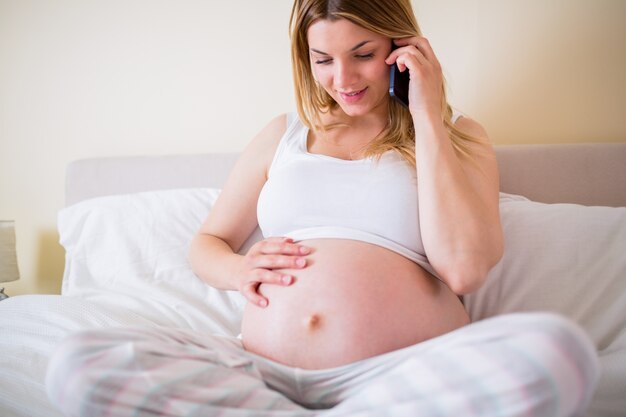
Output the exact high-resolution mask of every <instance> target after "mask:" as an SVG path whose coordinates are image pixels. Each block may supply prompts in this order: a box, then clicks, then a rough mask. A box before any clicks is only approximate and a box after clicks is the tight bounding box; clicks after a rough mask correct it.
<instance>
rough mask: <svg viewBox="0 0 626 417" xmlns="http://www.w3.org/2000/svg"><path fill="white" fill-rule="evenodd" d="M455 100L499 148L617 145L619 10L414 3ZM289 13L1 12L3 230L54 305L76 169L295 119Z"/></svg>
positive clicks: (76, 3) (622, 46) (583, 4)
mask: <svg viewBox="0 0 626 417" xmlns="http://www.w3.org/2000/svg"><path fill="white" fill-rule="evenodd" d="M413 4H414V6H415V8H416V12H417V15H418V19H419V20H420V22H421V23H422V26H423V30H424V33H425V34H426V35H427V36H428V37H429V39H430V40H431V43H432V44H433V46H434V48H435V51H436V52H437V53H438V56H439V58H440V60H441V61H442V64H443V66H444V69H445V75H446V77H447V79H448V83H449V89H450V99H451V101H452V102H453V104H455V106H456V107H457V108H458V109H460V110H461V111H463V112H465V113H467V114H468V115H470V116H472V117H474V118H476V119H478V120H479V121H481V122H482V123H483V124H484V125H485V127H486V128H487V130H488V131H489V133H490V135H491V137H492V139H493V141H494V142H495V143H497V144H506V143H539V142H552V143H562V142H588V141H626V122H625V120H626V118H625V117H624V116H623V114H622V113H623V111H624V110H625V109H626V78H625V77H626V26H624V25H623V22H624V20H625V19H626V2H624V1H621V0H551V1H545V0H507V1H501V0H437V1H432V0H414V2H413ZM290 5H291V0H264V1H253V0H248V1H240V2H234V1H233V2H225V1H211V0H184V1H177V2H173V1H166V0H125V1H95V0H92V1H85V0H0V218H2V219H15V220H16V222H17V239H18V256H19V265H20V268H21V272H22V276H23V278H22V280H20V281H18V282H15V283H8V284H6V285H5V286H6V288H7V292H8V293H10V294H25V293H57V292H59V289H60V281H61V276H62V272H63V257H64V253H63V249H62V248H61V247H60V246H59V244H58V243H57V240H58V235H57V233H56V213H57V212H58V210H59V209H60V208H62V207H63V204H64V202H63V187H64V183H63V178H64V169H65V166H66V164H67V163H68V162H69V161H71V160H74V159H77V158H86V157H98V156H112V155H136V154H169V153H177V154H184V153H195V152H210V151H229V150H240V149H242V148H243V146H244V145H245V143H247V141H248V140H249V139H250V137H251V136H252V135H253V134H254V133H255V132H256V131H258V130H259V129H260V128H261V127H262V126H263V124H264V123H265V122H266V121H267V120H268V119H269V118H270V117H272V116H273V115H275V114H277V113H280V112H284V111H288V110H291V109H292V108H293V99H292V90H291V80H290V79H291V73H290V68H289V65H290V62H289V47H288V36H287V20H288V17H289V11H290Z"/></svg>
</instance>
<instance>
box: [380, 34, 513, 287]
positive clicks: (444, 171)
mask: <svg viewBox="0 0 626 417" xmlns="http://www.w3.org/2000/svg"><path fill="white" fill-rule="evenodd" d="M395 43H396V44H397V45H398V46H399V48H398V49H396V50H394V51H393V52H392V53H391V54H390V56H389V57H388V58H387V63H388V64H391V63H393V62H397V63H398V66H399V67H400V68H401V69H404V70H406V69H408V70H409V71H410V75H411V82H410V86H409V108H410V111H411V115H412V116H413V123H414V126H415V158H416V166H417V183H418V189H419V216H420V228H421V233H422V241H423V244H424V249H425V251H426V255H427V256H428V259H429V262H430V263H431V265H432V266H433V268H434V269H435V270H436V271H437V273H438V275H439V276H440V277H441V279H442V280H443V281H444V282H445V283H446V284H448V286H449V287H450V288H451V289H452V290H453V291H454V292H455V293H457V294H466V293H470V292H472V291H475V290H476V289H478V288H479V287H480V286H481V285H482V283H483V282H484V280H485V278H486V276H487V273H488V272H489V270H490V269H491V268H492V267H493V266H494V265H495V264H496V263H497V262H498V260H499V259H500V258H501V257H502V253H503V236H502V227H501V224H500V213H499V176H498V167H497V162H496V158H495V153H494V151H493V148H492V146H491V145H490V143H489V140H488V138H487V133H486V132H485V130H484V129H483V128H482V127H481V126H480V125H479V124H478V123H476V122H475V121H473V120H471V119H469V118H465V117H462V118H461V119H460V120H459V121H458V122H457V124H456V127H457V128H458V129H459V130H461V131H463V132H465V133H467V134H469V135H471V136H474V137H476V138H480V139H482V140H481V141H480V142H476V143H473V144H472V145H471V148H472V151H473V152H472V156H471V157H467V156H464V155H460V154H458V153H457V151H456V150H455V149H454V147H453V146H452V141H451V140H450V138H449V135H448V132H447V129H446V128H445V126H444V124H443V117H442V114H441V108H442V101H443V99H442V88H443V75H442V71H441V66H440V64H439V61H438V60H437V58H436V56H435V54H434V52H433V50H432V48H431V47H430V44H429V42H428V40H426V39H425V38H421V37H414V38H405V39H396V40H395Z"/></svg>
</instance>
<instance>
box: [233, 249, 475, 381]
mask: <svg viewBox="0 0 626 417" xmlns="http://www.w3.org/2000/svg"><path fill="white" fill-rule="evenodd" d="M302 244H303V245H306V246H308V247H310V248H311V249H312V253H311V254H310V255H308V256H307V262H308V264H307V267H306V268H303V269H298V270H284V271H285V272H287V273H289V274H292V275H293V276H295V278H296V280H295V282H294V283H293V284H292V285H290V286H287V287H284V286H280V285H268V284H262V285H261V287H260V289H259V291H260V293H261V294H263V295H264V296H265V297H267V298H268V300H269V305H268V306H267V307H265V308H261V307H258V306H255V305H253V304H250V303H248V304H247V305H246V308H245V310H244V315H243V323H242V337H243V343H244V347H245V348H246V350H248V351H251V352H253V353H256V354H258V355H261V356H264V357H267V358H269V359H272V360H274V361H277V362H280V363H283V364H285V365H289V366H293V367H298V368H304V369H322V368H330V367H335V366H340V365H344V364H347V363H350V362H354V361H358V360H361V359H365V358H368V357H371V356H375V355H379V354H382V353H385V352H389V351H392V350H396V349H400V348H403V347H406V346H409V345H412V344H415V343H418V342H421V341H423V340H426V339H430V338H432V337H435V336H438V335H441V334H444V333H447V332H449V331H451V330H454V329H456V328H458V327H461V326H463V325H465V324H467V323H468V322H469V318H468V315H467V313H466V312H465V309H464V308H463V305H462V303H461V301H460V300H459V298H458V297H457V296H456V295H455V294H454V293H453V292H452V291H451V290H450V289H449V288H448V287H447V286H446V285H445V284H444V283H442V282H441V281H439V280H438V279H436V278H434V277H433V276H432V275H431V274H429V273H428V272H426V271H425V270H424V269H422V268H421V267H419V266H418V265H417V264H415V263H414V262H413V261H411V260H409V259H407V258H405V257H403V256H401V255H399V254H397V253H395V252H392V251H390V250H388V249H385V248H382V247H380V246H376V245H372V244H369V243H365V242H360V241H355V240H343V239H315V240H308V241H305V242H302Z"/></svg>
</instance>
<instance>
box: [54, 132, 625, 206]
mask: <svg viewBox="0 0 626 417" xmlns="http://www.w3.org/2000/svg"><path fill="white" fill-rule="evenodd" d="M496 152H497V155H498V165H499V168H500V185H501V187H500V188H501V190H502V191H503V192H507V193H511V194H520V195H524V196H526V197H528V198H530V199H531V200H535V201H541V202H546V203H577V204H585V205H606V206H626V143H614V144H611V143H594V144H566V145H502V146H496ZM238 155H239V154H238V153H215V154H199V155H168V156H134V157H110V158H93V159H81V160H78V161H75V162H72V163H71V164H70V165H69V166H68V167H67V173H66V204H67V205H70V204H73V203H76V202H78V201H81V200H84V199H87V198H92V197H97V196H103V195H112V194H123V193H133V192H139V191H150V190H159V189H172V188H194V187H221V186H222V185H223V184H224V181H225V180H226V177H227V176H228V173H229V171H230V169H231V168H232V166H233V164H234V163H235V161H236V159H237V156H238Z"/></svg>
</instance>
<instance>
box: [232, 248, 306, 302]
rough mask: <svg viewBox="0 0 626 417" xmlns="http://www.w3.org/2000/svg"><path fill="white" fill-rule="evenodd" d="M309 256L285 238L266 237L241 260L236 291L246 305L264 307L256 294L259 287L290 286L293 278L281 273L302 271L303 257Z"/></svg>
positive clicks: (265, 299)
mask: <svg viewBox="0 0 626 417" xmlns="http://www.w3.org/2000/svg"><path fill="white" fill-rule="evenodd" d="M309 253H310V249H309V248H308V247H306V246H303V245H300V244H298V243H294V241H293V239H290V238H287V237H270V238H266V239H263V240H261V241H259V242H257V243H255V244H254V245H252V247H251V248H250V250H248V252H247V253H246V255H245V256H244V257H243V261H242V263H241V269H240V270H239V271H238V272H237V281H238V290H239V292H241V294H243V296H244V297H245V298H246V299H247V300H248V301H249V302H250V303H253V304H255V305H257V306H259V307H267V306H268V304H269V300H268V299H267V298H265V297H263V296H262V295H261V294H260V293H259V287H260V286H261V284H273V285H283V286H288V285H291V284H293V283H294V281H295V277H294V276H293V275H291V274H287V273H284V272H281V270H282V269H302V268H305V267H306V265H307V261H306V258H305V256H306V255H308V254H309Z"/></svg>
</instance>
